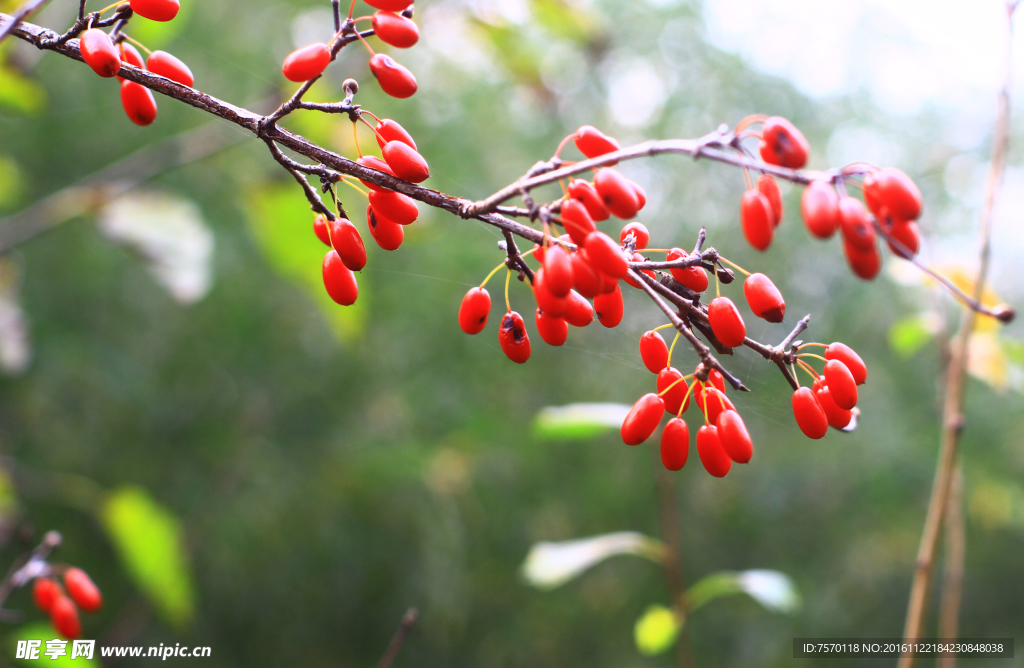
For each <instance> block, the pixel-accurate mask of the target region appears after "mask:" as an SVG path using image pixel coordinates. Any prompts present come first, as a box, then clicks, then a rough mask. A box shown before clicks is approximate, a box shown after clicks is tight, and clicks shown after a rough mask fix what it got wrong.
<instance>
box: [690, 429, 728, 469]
mask: <svg viewBox="0 0 1024 668" xmlns="http://www.w3.org/2000/svg"><path fill="white" fill-rule="evenodd" d="M697 454H698V455H699V456H700V463H701V464H703V465H704V469H705V470H706V471H707V472H708V473H710V474H711V475H713V476H715V477H716V478H724V477H725V475H726V474H727V473H728V472H729V469H731V468H732V460H731V459H729V455H728V454H727V453H726V452H725V448H723V447H722V442H721V440H720V438H719V436H718V427H714V426H711V425H704V426H702V427H701V428H700V429H698V430H697Z"/></svg>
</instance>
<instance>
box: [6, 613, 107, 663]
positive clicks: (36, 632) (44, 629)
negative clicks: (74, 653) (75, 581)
mask: <svg viewBox="0 0 1024 668" xmlns="http://www.w3.org/2000/svg"><path fill="white" fill-rule="evenodd" d="M94 637H95V636H94ZM19 640H40V641H42V644H41V645H40V647H39V658H37V659H15V661H17V662H18V663H19V664H20V665H23V666H36V667H37V668H38V666H41V665H42V666H52V668H100V661H99V654H100V651H99V649H98V648H96V647H94V648H93V654H92V658H91V659H86V658H84V657H81V656H79V657H76V658H74V659H72V658H71V647H72V644H71V643H72V641H70V640H69V641H68V643H67V645H66V646H65V651H66V653H65V654H64V656H60V657H57V658H56V659H51V658H50V657H48V656H46V642H47V641H48V640H63V638H61V637H60V636H59V635H58V634H57V632H56V631H54V630H53V627H52V626H50V625H49V624H47V623H45V622H35V623H33V624H26V625H25V626H22V627H21V628H19V629H17V630H16V631H15V632H14V633H13V634H11V636H10V643H11V644H10V654H8V656H15V651H16V649H17V647H18V641H19Z"/></svg>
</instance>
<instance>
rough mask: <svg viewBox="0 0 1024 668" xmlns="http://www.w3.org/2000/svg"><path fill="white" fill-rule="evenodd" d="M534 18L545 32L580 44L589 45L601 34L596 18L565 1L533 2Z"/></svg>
mask: <svg viewBox="0 0 1024 668" xmlns="http://www.w3.org/2000/svg"><path fill="white" fill-rule="evenodd" d="M530 8H531V10H532V11H533V17H534V19H535V20H536V22H537V24H538V25H541V26H543V27H544V29H545V30H547V31H548V32H550V33H551V34H553V35H555V36H556V37H561V38H562V39H567V40H571V41H573V42H577V43H579V44H587V43H588V42H590V41H592V40H593V39H595V38H596V37H598V36H599V35H600V33H601V30H600V26H599V24H598V21H597V19H596V17H595V16H594V15H593V14H592V13H590V12H588V11H586V10H584V9H582V8H581V7H578V6H574V5H571V4H569V3H568V2H566V1H565V0H533V1H532V2H531V3H530Z"/></svg>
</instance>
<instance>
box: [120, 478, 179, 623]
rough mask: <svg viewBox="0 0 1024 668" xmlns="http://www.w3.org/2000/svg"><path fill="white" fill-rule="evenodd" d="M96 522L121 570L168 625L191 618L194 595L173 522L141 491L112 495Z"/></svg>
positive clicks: (176, 524) (133, 489)
mask: <svg viewBox="0 0 1024 668" xmlns="http://www.w3.org/2000/svg"><path fill="white" fill-rule="evenodd" d="M100 520H101V521H102V523H103V527H104V529H106V531H107V534H108V535H109V536H110V540H111V542H112V543H113V544H114V546H115V547H116V548H117V551H118V554H120V556H121V561H122V562H123V563H124V566H125V570H126V571H127V572H128V574H129V575H130V576H131V577H132V579H133V580H134V581H135V585H136V586H137V587H138V588H139V589H140V590H141V591H142V592H143V593H144V594H145V595H146V596H147V597H148V598H149V600H150V601H152V603H153V605H154V607H156V609H157V611H158V612H159V613H160V615H161V616H162V617H164V618H165V619H166V620H167V621H169V622H171V623H172V624H176V625H182V624H187V623H188V622H189V621H191V619H192V615H193V612H194V607H195V593H194V591H193V588H192V574H191V572H190V570H189V567H188V563H187V561H186V557H185V546H184V543H183V541H182V539H183V536H182V529H181V524H180V522H178V519H177V518H176V517H175V516H174V515H172V514H171V513H170V512H169V511H168V510H167V509H166V508H164V507H163V506H161V505H160V504H158V503H157V502H156V501H155V500H154V499H153V497H151V496H150V495H149V493H148V492H147V491H146V490H144V489H142V488H141V487H121V488H118V489H116V490H114V491H113V492H111V493H110V494H109V495H108V496H107V498H106V500H105V501H104V503H103V505H102V507H101V508H100Z"/></svg>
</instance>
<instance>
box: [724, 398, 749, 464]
mask: <svg viewBox="0 0 1024 668" xmlns="http://www.w3.org/2000/svg"><path fill="white" fill-rule="evenodd" d="M715 426H716V427H718V440H719V441H720V442H721V443H722V449H724V450H725V453H726V454H727V455H729V459H731V460H733V461H734V462H736V463H737V464H746V463H747V462H749V461H750V458H751V457H752V456H753V455H754V442H753V441H751V440H750V434H749V433H748V432H747V425H745V424H743V418H741V417H740V414H739V413H737V412H736V411H734V410H728V411H722V413H721V415H719V416H718V419H717V420H716V421H715Z"/></svg>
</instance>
